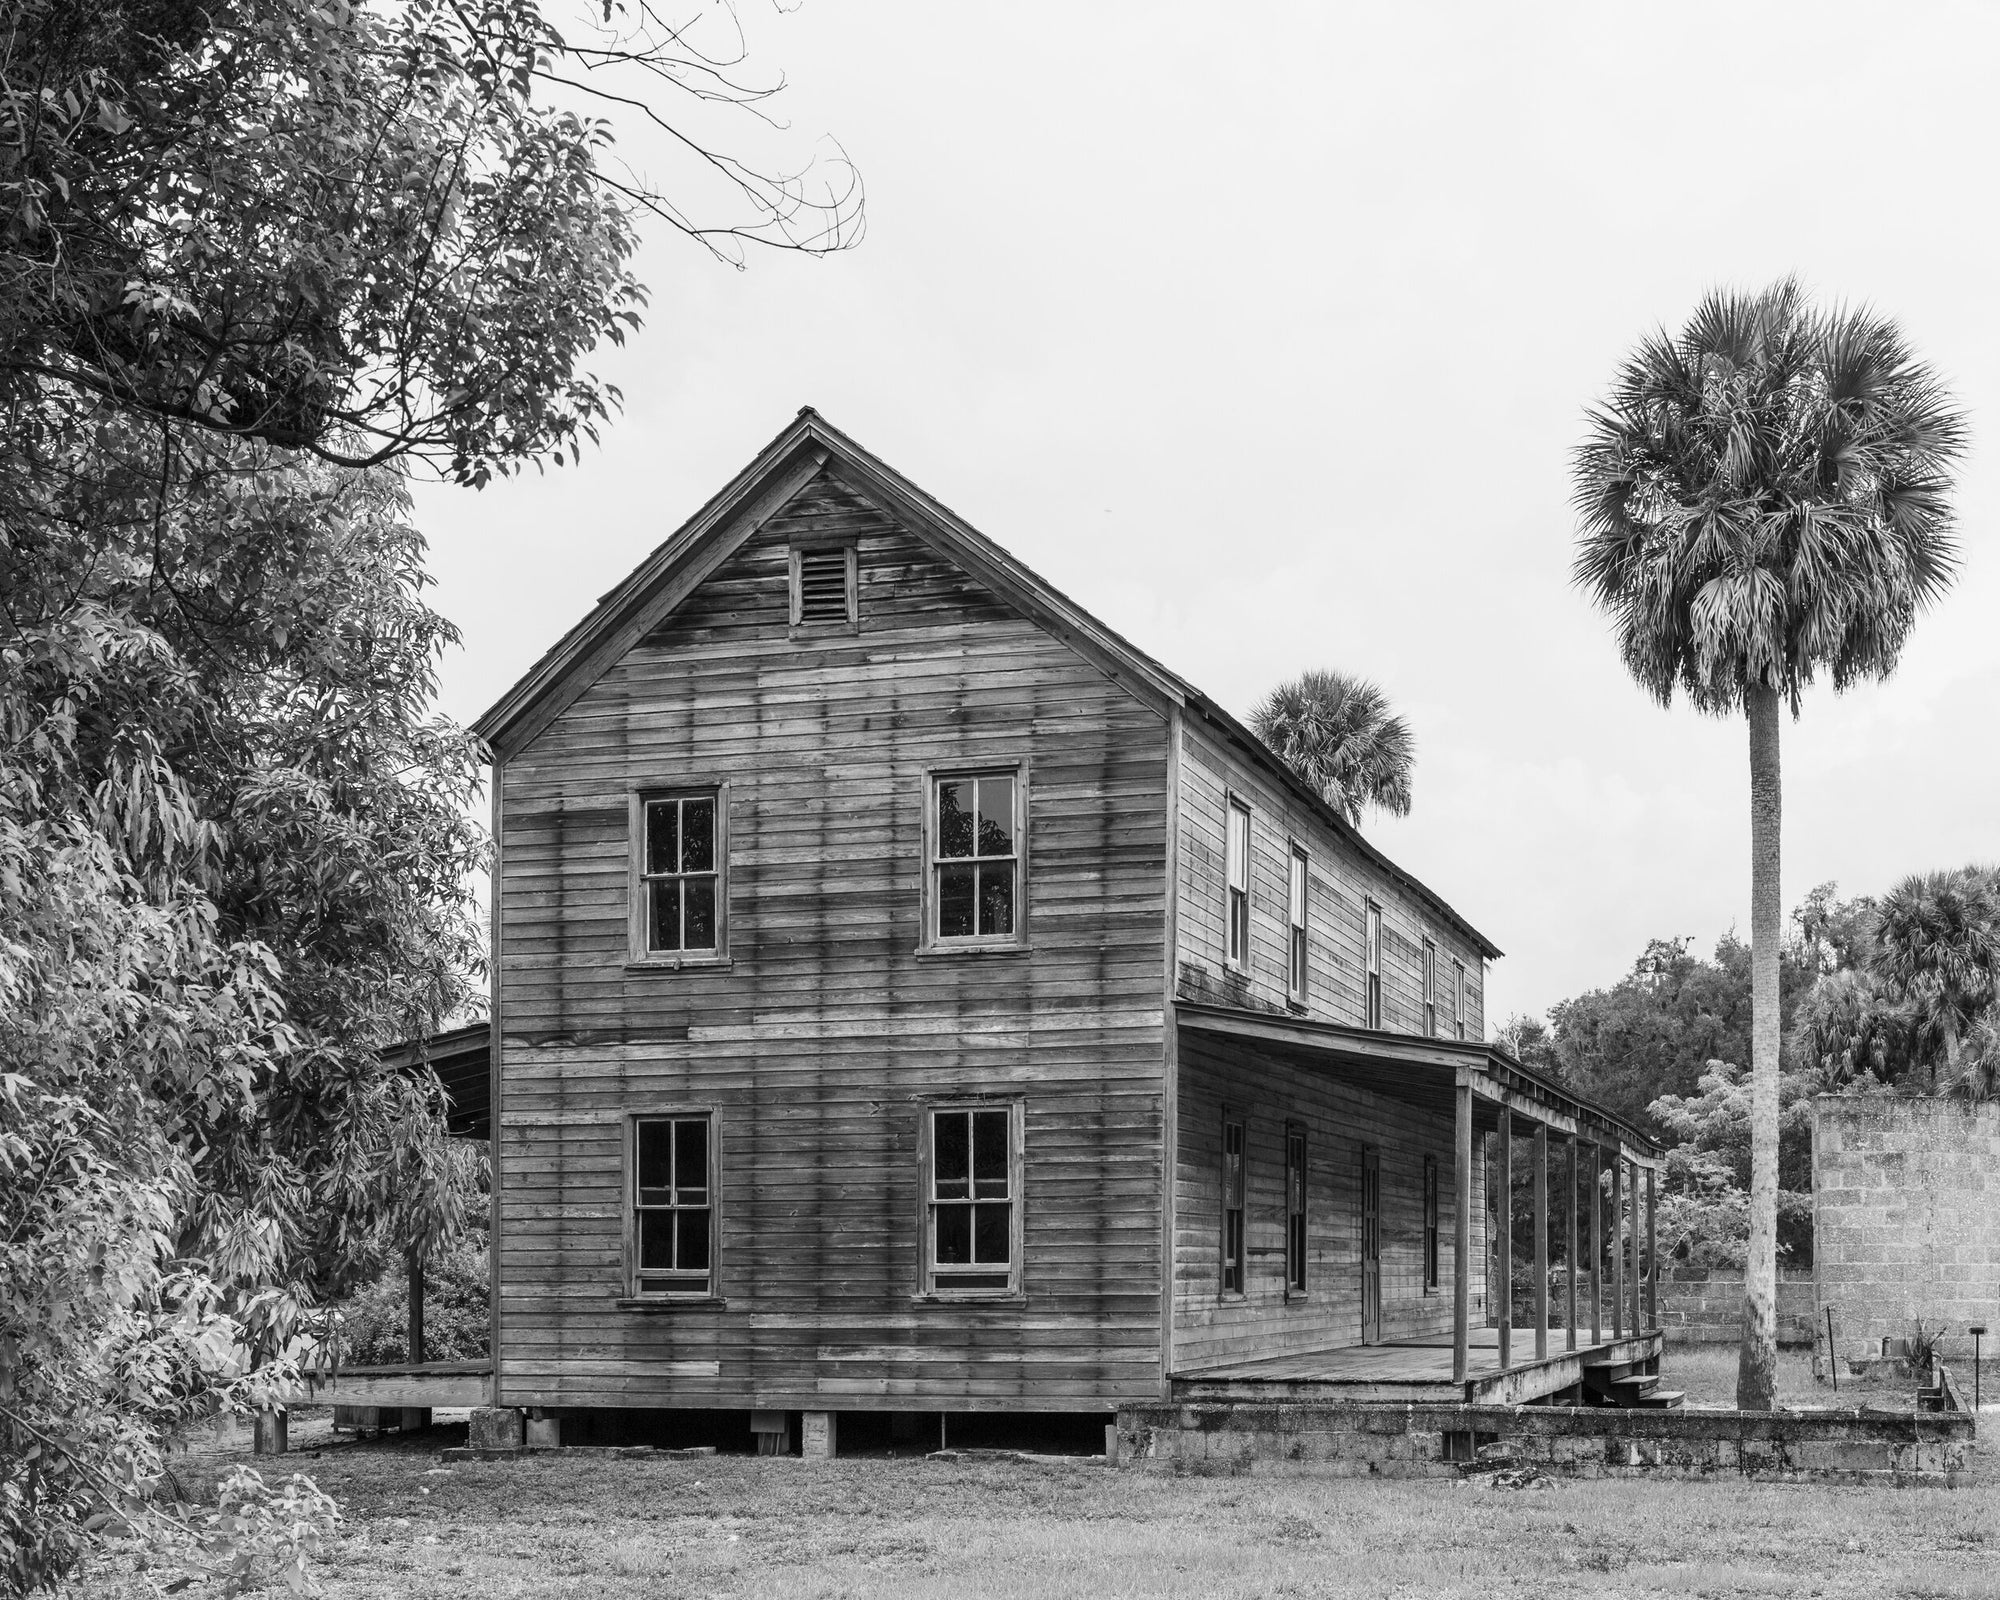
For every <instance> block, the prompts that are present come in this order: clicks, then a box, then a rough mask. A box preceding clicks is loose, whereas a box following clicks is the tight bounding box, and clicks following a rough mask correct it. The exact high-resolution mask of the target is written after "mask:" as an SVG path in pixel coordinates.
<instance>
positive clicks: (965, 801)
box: [924, 767, 1027, 948]
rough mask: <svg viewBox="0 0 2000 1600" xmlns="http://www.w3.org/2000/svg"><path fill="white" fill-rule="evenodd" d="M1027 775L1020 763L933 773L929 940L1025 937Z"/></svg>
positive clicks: (927, 828)
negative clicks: (1014, 765)
mask: <svg viewBox="0 0 2000 1600" xmlns="http://www.w3.org/2000/svg"><path fill="white" fill-rule="evenodd" d="M1026 827H1027V781H1026V775H1025V774H1024V773H1023V772H1022V771H1021V769H1020V768H1018V767H1008V768H1002V769H999V770H997V771H996V770H989V771H983V772H982V771H972V772H940V773H934V774H932V776H931V779H930V794H929V797H928V801H927V804H926V806H925V824H924V833H925V850H926V853H927V854H928V856H929V861H928V863H927V866H926V869H925V871H926V882H925V891H926V895H927V898H928V900H929V904H928V905H927V906H926V907H925V943H926V944H927V945H932V946H941V947H954V948H956V947H972V948H977V947H979V946H1005V945H1016V944H1019V943H1020V940H1021V923H1022V909H1023V899H1024V896H1023V893H1022V891H1023V889H1024V888H1025V882H1024V879H1025V871H1024V868H1025V865H1026V863H1025V860H1024V856H1025V853H1026V852H1025V848H1024V847H1025V845H1026V842H1027V835H1026Z"/></svg>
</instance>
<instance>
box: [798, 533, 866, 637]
mask: <svg viewBox="0 0 2000 1600" xmlns="http://www.w3.org/2000/svg"><path fill="white" fill-rule="evenodd" d="M857 577H858V572H857V562H856V558H855V551H854V546H853V545H851V544H850V545H839V544H827V545H794V546H793V547H792V626H793V627H795V628H797V627H810V626H813V625H815V624H832V625H833V626H835V627H842V626H845V627H850V628H851V627H853V626H854V623H855V620H856V616H857V613H858V602H859V594H858V585H857V582H856V579H857Z"/></svg>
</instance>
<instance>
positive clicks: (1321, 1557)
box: [77, 1387, 2000, 1600]
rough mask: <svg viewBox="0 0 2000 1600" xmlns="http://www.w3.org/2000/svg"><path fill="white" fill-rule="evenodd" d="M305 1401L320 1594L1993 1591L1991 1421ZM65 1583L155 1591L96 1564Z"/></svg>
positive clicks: (1012, 1597) (609, 1598) (100, 1597)
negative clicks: (1431, 1475) (1209, 1455)
mask: <svg viewBox="0 0 2000 1600" xmlns="http://www.w3.org/2000/svg"><path fill="white" fill-rule="evenodd" d="M1845 1392H1846V1391H1845V1388H1844V1387H1843V1390H1842V1393H1843V1396H1844V1395H1845ZM323 1415H324V1414H322V1417H323ZM300 1422H301V1424H302V1426H300V1427H299V1430H298V1435H297V1439H298V1441H299V1442H301V1443H302V1444H303V1446H304V1448H303V1449H301V1450H300V1451H299V1454H298V1455H297V1457H296V1464H297V1467H298V1469H299V1470H302V1471H307V1472H310V1473H311V1474H312V1475H313V1476H314V1477H315V1478H317V1479H318V1481H319V1482H320V1484H321V1485H322V1486H323V1487H325V1488H326V1489H328V1490H329V1491H330V1492H331V1493H333V1494H334V1495H335V1496H336V1497H337V1498H338V1499H339V1500H340V1502H341V1504H342V1506H343V1507H344V1510H345V1513H346V1524H345V1527H344V1529H343V1532H342V1536H341V1538H340V1540H339V1542H338V1544H337V1546H336V1547H335V1548H334V1549H333V1550H332V1551H331V1552H330V1553H329V1559H328V1560H326V1561H325V1562H324V1563H322V1564H321V1566H320V1568H319V1576H320V1582H321V1586H322V1589H323V1591H324V1592H325V1593H326V1594H328V1595H330V1596H336V1597H360V1596H369V1597H374V1596H382V1597H391V1596H393V1597H403V1596H410V1597H430V1596H438V1597H442V1600H452V1597H466V1600H471V1597H475V1596H477V1597H481V1600H484V1597H489V1596H490V1597H496V1600H505V1597H513V1596H576V1597H589V1600H628V1597H630V1600H638V1597H641V1596H644V1597H648V1600H652V1597H666V1596H671V1597H673V1600H699V1597H703V1596H711V1595H713V1596H732V1597H735V1596H741V1597H744V1600H793V1597H798V1600H805V1597H813V1600H832V1597H836V1596H843V1597H844V1596H852V1597H857V1600H859V1597H868V1600H877V1597H883V1600H902V1597H917V1596H924V1597H936V1600H947V1597H949V1600H981V1597H989V1596H990V1597H995V1600H999V1597H1008V1600H1030V1597H1034V1600H1041V1597H1053V1596H1072V1595H1074V1596H1088V1597H1090V1600H1103V1597H1106V1596H1113V1597H1115V1596H1187V1597H1189V1600H1194V1597H1203V1600H1210V1597H1218V1600H1235V1597H1249V1596H1301V1597H1303V1596H1319V1595H1403V1594H1406V1595H1412V1596H1418V1595H1421V1596H1432V1595H1436V1596H1467V1597H1470V1596H1486V1595H1491V1594H1494V1593H1496V1592H1499V1593H1516V1594H1524V1595H1528V1594H1532V1595H1544V1594H1566V1595H1567V1594H1576V1595H1702V1596H1725V1595H1815V1596H1827V1597H1835V1596H1850V1595H1851V1596H1857V1597H1858V1596H1866V1597H1868V1600H1880V1597H1912V1600H1914V1597H1945V1596H1996V1597H2000V1470H1996V1463H1995V1456H1994V1454H1993V1446H1992V1444H1991V1443H1990V1442H1989V1443H1988V1444H1987V1445H1986V1447H1985V1449H1984V1450H1983V1452H1982V1454H1981V1456H1980V1458H1979V1470H1978V1472H1977V1474H1976V1481H1975V1483H1974V1484H1973V1486H1971V1487H1969V1488H1964V1489H1958V1490H1918V1489H1905V1490H1889V1489H1880V1490H1878V1489H1838V1488H1800V1487H1787V1486H1781V1485H1771V1486H1759V1485H1755V1484H1750V1483H1745V1482H1743V1481H1742V1480H1738V1479H1729V1480H1724V1481H1718V1482H1713V1483H1664V1482H1660V1483H1646V1482H1596V1483H1583V1482H1564V1483H1559V1484H1558V1485H1557V1486H1556V1487H1555V1488H1553V1489H1544V1490H1488V1489H1479V1488H1474V1487H1471V1486H1469V1485H1466V1484H1463V1483H1461V1482H1458V1481H1444V1482H1406V1481H1396V1480H1362V1481H1357V1480H1353V1479H1320V1480H1312V1479H1227V1478H1207V1479H1194V1478H1188V1479H1177V1478H1165V1477H1146V1476H1140V1475H1137V1474H1129V1473H1123V1472H1116V1471H1113V1470H1111V1469H1108V1468H1106V1467H1104V1466H1103V1465H1101V1464H1100V1463H1098V1462H1096V1461H1093V1460H1090V1459H1088V1458H1077V1459H1075V1460H1073V1461H1054V1460H1050V1459H1047V1458H1044V1459H1038V1460H1032V1461H1031V1460H1017V1459H963V1460H958V1461H948V1460H924V1459H922V1458H904V1459H901V1460H886V1459H872V1460H871V1459H859V1460H841V1461H836V1462H832V1463H808V1462H804V1461H799V1460H795V1459H781V1458H780V1459H759V1458H757V1457H754V1456H718V1457H710V1458H705V1459H702V1458H697V1459H689V1458H650V1459H647V1458H641V1459H631V1458H621V1457H612V1456H598V1455H589V1456H585V1455H577V1456H568V1457H563V1456H535V1457H529V1458H526V1459H523V1460H520V1461H515V1462H493V1463H483V1462H475V1463H463V1464H454V1465H452V1466H449V1467H446V1466H443V1465H441V1464H440V1462H439V1461H438V1458H437V1455H436V1451H437V1448H438V1447H439V1446H440V1445H441V1444H443V1443H449V1442H453V1439H454V1437H455V1436H462V1434H461V1430H456V1429H454V1430H446V1429H442V1428H441V1429H438V1430H434V1431H433V1433H432V1434H431V1435H430V1436H428V1437H426V1436H422V1435H418V1436H412V1437H411V1438H410V1439H409V1440H408V1441H400V1440H395V1439H389V1440H384V1441H380V1442H371V1443H365V1444H362V1443H341V1444H339V1445H332V1444H330V1442H329V1441H330V1435H329V1433H328V1431H327V1425H326V1423H325V1422H324V1421H323V1420H321V1421H318V1422H316V1423H315V1422H311V1421H308V1419H306V1418H304V1417H301V1419H300ZM315 1449H318V1452H319V1453H318V1454H317V1455H314V1454H313V1451H314V1450H315ZM241 1453H242V1452H241V1450H240V1449H238V1450H231V1451H229V1452H228V1453H227V1458H225V1457H224V1456H219V1455H207V1456H203V1457H200V1458H197V1460H196V1461H191V1462H190V1463H189V1466H190V1468H191V1469H196V1470H200V1469H219V1468H221V1467H222V1466H224V1465H226V1464H227V1459H228V1458H234V1457H238V1456H240V1455H241ZM258 1465H260V1466H264V1467H266V1468H268V1467H269V1466H271V1465H274V1464H273V1463H264V1462H260V1463H258ZM77 1592H78V1593H79V1594H81V1595H83V1596H87V1597H88V1600H111V1597H114V1596H115V1597H118V1600H126V1597H128V1596H137V1595H140V1594H152V1593H154V1592H156V1591H153V1590H151V1589H150V1588H141V1587H138V1586H136V1585H134V1584H132V1583H130V1582H127V1581H123V1580H121V1579H120V1577H119V1575H118V1574H116V1573H115V1572H113V1571H111V1570H109V1569H108V1568H106V1569H102V1570H100V1571H99V1572H98V1573H97V1574H96V1575H95V1576H94V1577H93V1578H92V1579H91V1581H89V1582H88V1583H86V1584H85V1585H84V1586H82V1588H81V1589H80V1590H79V1591H77ZM199 1592H200V1591H199V1590H196V1591H190V1593H199Z"/></svg>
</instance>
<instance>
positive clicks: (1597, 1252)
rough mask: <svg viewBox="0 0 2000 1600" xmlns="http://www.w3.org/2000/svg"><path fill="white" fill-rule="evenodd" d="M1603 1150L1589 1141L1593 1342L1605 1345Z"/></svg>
mask: <svg viewBox="0 0 2000 1600" xmlns="http://www.w3.org/2000/svg"><path fill="white" fill-rule="evenodd" d="M1603 1175H1604V1146H1603V1145H1601V1144H1599V1143H1598V1142H1597V1141H1596V1140H1595V1139H1593V1140H1591V1141H1590V1342H1591V1343H1592V1344H1602V1343H1604V1193H1603Z"/></svg>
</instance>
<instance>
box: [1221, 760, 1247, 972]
mask: <svg viewBox="0 0 2000 1600" xmlns="http://www.w3.org/2000/svg"><path fill="white" fill-rule="evenodd" d="M1224 853H1225V855H1226V857H1227V861H1226V866H1227V869H1228V870H1227V874H1226V881H1227V883H1228V890H1227V899H1228V904H1227V906H1226V907H1225V910H1224V915H1225V916H1226V917H1227V919H1228V923H1229V932H1228V952H1227V959H1228V962H1229V965H1230V966H1232V967H1234V968H1235V969H1236V970H1237V971H1238V972H1247V971H1248V970H1249V967H1250V808H1249V807H1248V806H1246V805H1245V804H1244V803H1243V802H1242V801H1241V800H1238V799H1237V798H1236V797H1235V796H1233V795H1232V796H1231V797H1230V800H1229V836H1228V838H1227V840H1226V841H1225V843H1224Z"/></svg>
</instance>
